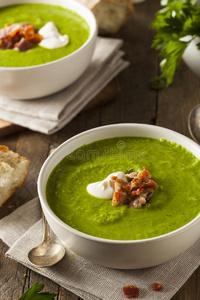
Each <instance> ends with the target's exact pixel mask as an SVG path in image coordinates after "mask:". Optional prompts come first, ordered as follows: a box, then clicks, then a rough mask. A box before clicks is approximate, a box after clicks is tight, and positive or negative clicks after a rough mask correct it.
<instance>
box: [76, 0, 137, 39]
mask: <svg viewBox="0 0 200 300" xmlns="http://www.w3.org/2000/svg"><path fill="white" fill-rule="evenodd" d="M78 1H79V2H81V3H82V4H84V5H85V6H87V7H88V8H89V9H90V10H91V11H92V12H93V14H94V15H95V17H96V21H97V24H98V32H99V34H101V35H111V34H114V33H116V32H117V31H118V30H119V29H120V28H121V27H122V26H123V25H124V24H125V23H126V22H127V20H128V19H129V18H130V17H131V16H132V14H133V12H134V6H133V5H132V3H131V0H78Z"/></svg>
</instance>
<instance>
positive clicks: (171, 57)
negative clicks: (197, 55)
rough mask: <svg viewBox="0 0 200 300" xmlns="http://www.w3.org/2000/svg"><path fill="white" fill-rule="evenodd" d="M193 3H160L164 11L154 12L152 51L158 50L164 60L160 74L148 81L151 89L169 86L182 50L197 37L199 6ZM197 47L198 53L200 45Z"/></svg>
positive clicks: (190, 0) (166, 0) (199, 32)
mask: <svg viewBox="0 0 200 300" xmlns="http://www.w3.org/2000/svg"><path fill="white" fill-rule="evenodd" d="M196 2H197V0H182V1H180V0H161V5H162V6H163V8H162V9H161V10H159V11H158V12H157V13H156V15H155V20H154V21H153V23H152V24H151V27H152V28H153V29H156V33H155V34H154V37H153V43H152V48H154V49H156V50H159V51H160V56H161V57H163V60H162V61H161V63H160V70H161V75H160V76H157V77H154V78H152V79H151V88H153V89H156V90H159V89H163V88H165V87H168V86H169V85H171V84H172V82H173V79H174V74H175V72H176V71H177V70H178V68H179V65H180V61H181V58H182V55H183V53H184V51H185V49H186V48H187V46H188V45H189V43H190V42H191V41H192V40H193V39H195V38H196V37H197V36H200V6H197V5H196ZM186 37H187V38H186ZM197 48H198V49H199V50H200V43H199V44H197Z"/></svg>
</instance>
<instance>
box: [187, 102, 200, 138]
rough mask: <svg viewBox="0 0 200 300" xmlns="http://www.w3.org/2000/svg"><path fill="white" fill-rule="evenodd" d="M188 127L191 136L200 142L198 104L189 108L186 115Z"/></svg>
mask: <svg viewBox="0 0 200 300" xmlns="http://www.w3.org/2000/svg"><path fill="white" fill-rule="evenodd" d="M188 128H189V132H190V134H191V136H192V138H193V139H194V140H195V141H196V142H197V143H200V105H197V106H195V107H194V108H193V109H192V110H191V112H190V114H189V116H188Z"/></svg>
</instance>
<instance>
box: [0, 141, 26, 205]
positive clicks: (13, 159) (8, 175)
mask: <svg viewBox="0 0 200 300" xmlns="http://www.w3.org/2000/svg"><path fill="white" fill-rule="evenodd" d="M29 162H30V161H29V160H28V159H27V158H26V157H22V156H20V155H19V154H18V153H15V152H13V151H11V150H9V148H8V147H6V146H1V145H0V206H2V204H3V203H4V202H5V201H6V200H7V199H8V198H9V197H10V196H11V195H12V194H13V193H14V192H15V190H16V189H17V188H19V187H21V186H22V185H23V184H24V181H25V179H26V175H27V170H28V165H29Z"/></svg>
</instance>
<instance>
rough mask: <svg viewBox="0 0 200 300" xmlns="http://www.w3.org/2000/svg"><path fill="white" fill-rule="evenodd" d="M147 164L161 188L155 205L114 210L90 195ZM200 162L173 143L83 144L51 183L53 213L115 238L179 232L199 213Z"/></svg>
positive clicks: (113, 141) (74, 224)
mask: <svg viewBox="0 0 200 300" xmlns="http://www.w3.org/2000/svg"><path fill="white" fill-rule="evenodd" d="M143 166H145V167H146V168H147V170H149V171H150V173H151V177H152V179H153V180H155V181H156V182H157V184H158V185H159V188H158V189H157V190H155V191H154V194H153V196H152V197H151V199H150V205H149V206H144V207H141V208H128V207H127V205H124V206H117V207H114V206H112V202H111V200H109V199H101V198H96V197H94V196H91V195H90V194H89V193H88V192H87V189H86V188H87V185H88V184H90V183H92V182H97V181H102V180H103V179H105V178H106V177H107V176H108V175H109V174H111V173H113V172H117V171H123V172H127V171H128V170H130V169H131V170H133V171H136V172H139V171H140V170H142V169H143ZM199 170H200V160H199V159H197V158H196V157H195V156H194V155H193V154H192V153H191V152H190V151H188V150H187V149H185V148H184V147H182V146H181V145H178V144H176V143H174V142H169V141H167V140H158V139H153V138H142V137H141V138H140V137H119V138H109V139H105V140H99V141H96V142H93V143H91V144H88V145H84V146H82V147H80V148H78V149H77V150H75V151H74V152H72V153H71V154H69V155H67V156H66V157H65V158H64V159H62V161H61V162H60V163H59V164H58V165H57V166H56V167H55V168H54V170H53V171H52V173H51V174H50V176H49V179H48V182H47V185H46V198H47V201H48V204H49V206H50V208H51V209H52V211H53V212H54V213H55V214H56V215H57V216H58V217H59V218H60V219H61V220H62V221H63V222H65V223H66V224H68V225H69V226H71V227H73V228H75V229H77V230H79V231H81V232H83V233H86V234H89V235H92V236H96V237H100V238H105V239H112V240H139V239H147V238H152V237H156V236H159V235H163V234H166V233H168V232H171V231H174V230H176V229H178V228H180V227H182V226H184V225H185V224H187V223H188V222H190V221H191V220H192V219H194V218H195V217H196V216H198V215H199V213H200V185H199V182H200V172H199Z"/></svg>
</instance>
